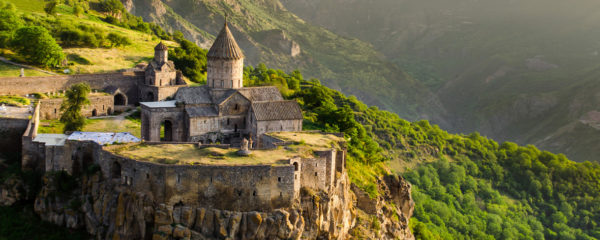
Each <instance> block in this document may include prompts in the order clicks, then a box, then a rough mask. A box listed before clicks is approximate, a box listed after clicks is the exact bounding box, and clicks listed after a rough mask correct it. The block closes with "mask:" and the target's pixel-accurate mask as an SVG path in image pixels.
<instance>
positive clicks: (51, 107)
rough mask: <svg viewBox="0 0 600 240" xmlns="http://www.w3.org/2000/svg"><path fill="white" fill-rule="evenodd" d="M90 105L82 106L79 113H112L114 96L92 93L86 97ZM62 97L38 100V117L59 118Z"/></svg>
mask: <svg viewBox="0 0 600 240" xmlns="http://www.w3.org/2000/svg"><path fill="white" fill-rule="evenodd" d="M88 99H89V100H90V105H87V106H84V107H83V109H81V113H82V114H83V116H86V117H96V116H106V115H110V114H112V113H113V111H114V109H115V104H114V99H115V96H112V95H104V94H92V95H91V96H89V97H88ZM63 100H64V98H51V99H42V100H40V103H39V104H40V118H41V119H42V120H48V119H59V118H60V116H61V111H60V106H61V104H62V102H63Z"/></svg>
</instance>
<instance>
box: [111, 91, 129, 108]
mask: <svg viewBox="0 0 600 240" xmlns="http://www.w3.org/2000/svg"><path fill="white" fill-rule="evenodd" d="M114 104H115V106H117V105H118V106H125V105H127V96H125V94H122V93H117V94H115V96H114Z"/></svg>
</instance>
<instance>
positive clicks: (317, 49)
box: [123, 0, 442, 120]
mask: <svg viewBox="0 0 600 240" xmlns="http://www.w3.org/2000/svg"><path fill="white" fill-rule="evenodd" d="M123 2H124V5H125V6H126V8H127V9H128V10H129V11H130V12H131V13H134V14H136V15H138V16H142V17H143V18H144V19H145V20H146V21H152V22H156V23H159V24H160V25H161V26H162V27H163V28H165V29H167V30H179V31H182V32H183V33H184V35H185V36H186V38H187V39H190V40H195V41H196V43H197V44H199V45H200V46H203V47H208V46H209V45H210V43H212V39H214V35H215V34H216V33H217V32H218V30H219V29H220V27H221V26H222V24H223V22H224V19H225V15H227V16H228V21H229V22H230V26H231V28H232V31H233V33H234V35H235V37H236V40H237V41H238V43H239V44H240V47H242V49H243V50H244V53H245V54H246V56H247V58H246V64H248V65H256V64H258V63H260V62H263V63H265V64H266V65H268V66H270V67H273V68H281V69H284V70H287V71H289V70H293V69H296V68H298V69H300V70H302V72H303V73H305V75H306V77H307V78H310V77H315V78H318V79H320V80H321V81H323V83H324V84H326V85H327V86H329V87H332V88H335V89H338V90H342V91H344V92H345V93H348V94H353V95H356V96H357V97H358V98H359V99H361V100H363V101H365V102H367V103H369V104H373V105H377V106H380V107H382V108H385V109H389V110H392V111H395V112H398V113H400V114H402V115H403V116H405V117H407V118H409V119H413V120H416V119H420V118H423V117H429V116H433V115H434V114H433V113H434V112H439V111H442V109H441V105H440V103H439V101H437V99H436V96H435V95H434V94H433V93H432V92H431V91H430V90H429V89H428V88H426V87H424V85H423V83H421V82H419V81H416V80H415V79H414V78H412V77H411V76H410V75H408V74H407V73H406V72H404V71H403V70H402V69H401V68H399V67H398V66H397V65H396V64H394V63H392V62H391V61H389V60H387V59H386V58H385V56H384V55H383V54H381V53H380V52H378V51H377V50H376V49H375V48H374V47H373V45H372V44H370V43H367V42H364V41H360V40H358V39H356V38H350V37H342V36H340V35H338V34H335V33H333V32H331V31H328V30H326V29H325V28H322V27H318V26H315V25H313V24H310V23H307V22H306V21H305V20H303V19H301V18H299V17H298V16H296V15H295V14H293V13H292V12H289V11H288V10H287V9H286V8H285V7H284V6H283V5H282V4H281V2H279V1H278V0H273V1H271V0H270V1H250V0H240V1H214V0H205V1H200V0H172V1H160V0H124V1H123Z"/></svg>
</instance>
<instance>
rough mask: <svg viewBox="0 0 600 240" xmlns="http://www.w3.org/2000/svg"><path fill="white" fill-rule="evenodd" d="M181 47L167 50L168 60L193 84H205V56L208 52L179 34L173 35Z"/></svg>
mask: <svg viewBox="0 0 600 240" xmlns="http://www.w3.org/2000/svg"><path fill="white" fill-rule="evenodd" d="M173 35H174V36H175V37H174V38H175V40H176V41H177V42H178V43H179V44H180V46H181V47H178V48H174V49H170V50H169V60H171V61H173V63H175V67H176V68H177V70H180V71H181V73H183V75H184V76H185V77H187V78H188V79H189V80H191V81H192V82H195V83H200V84H204V83H206V54H207V52H208V51H206V50H204V49H202V48H200V47H198V46H197V45H196V44H195V43H193V42H190V41H188V40H186V39H184V38H183V34H182V33H181V32H175V33H174V34H173Z"/></svg>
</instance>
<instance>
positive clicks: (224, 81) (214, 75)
mask: <svg viewBox="0 0 600 240" xmlns="http://www.w3.org/2000/svg"><path fill="white" fill-rule="evenodd" d="M206 67H207V73H206V84H207V85H208V87H211V88H233V89H237V88H242V87H244V82H243V81H244V80H243V75H244V54H243V53H242V49H240V47H239V46H238V44H237V42H236V41H235V39H234V38H233V34H231V31H230V30H229V26H228V24H227V20H225V24H224V26H223V29H221V32H220V33H219V35H218V36H217V39H215V42H214V43H213V45H212V47H210V50H209V51H208V54H207V66H206Z"/></svg>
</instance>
